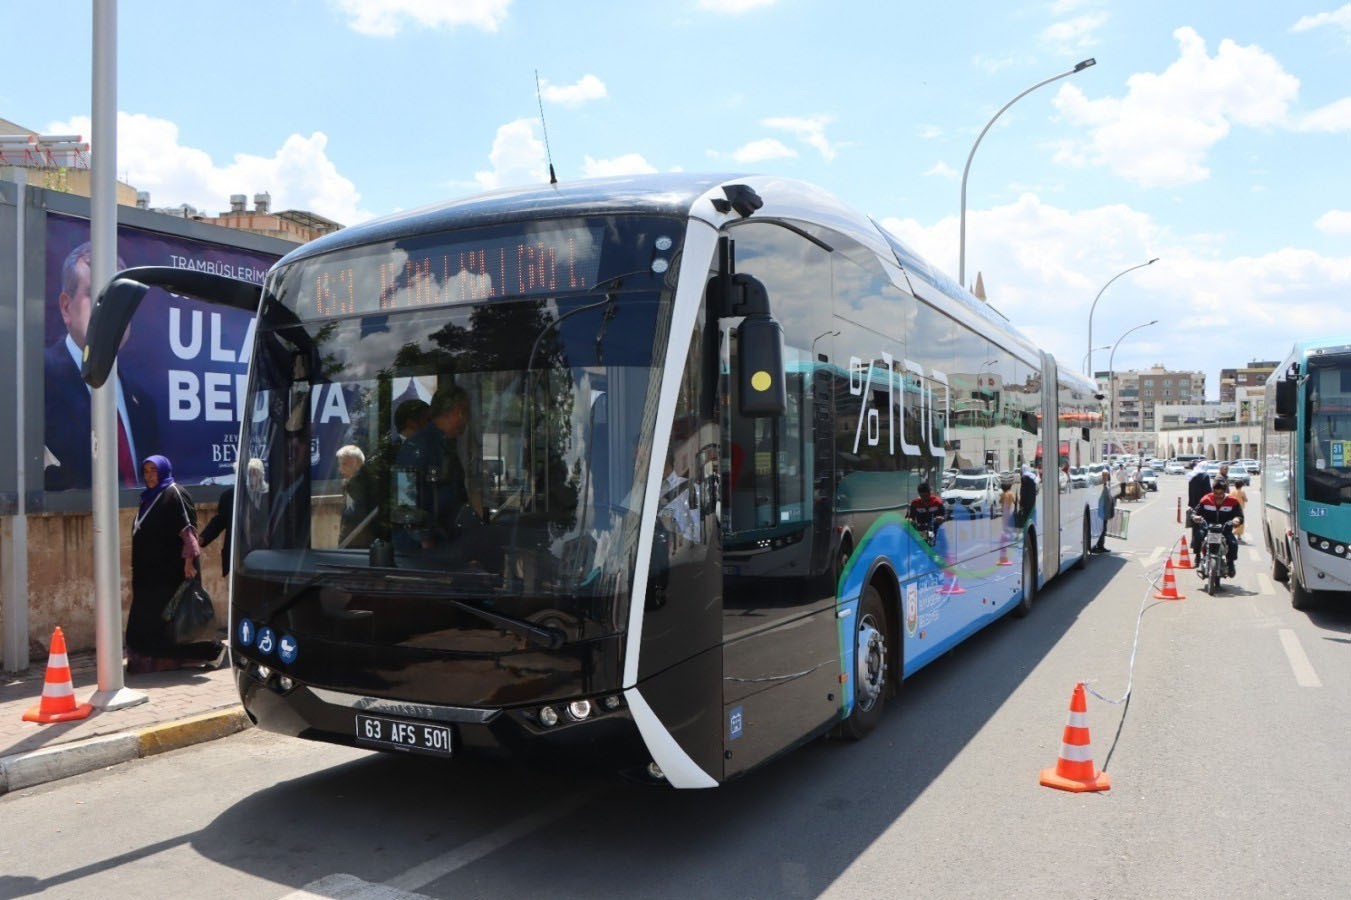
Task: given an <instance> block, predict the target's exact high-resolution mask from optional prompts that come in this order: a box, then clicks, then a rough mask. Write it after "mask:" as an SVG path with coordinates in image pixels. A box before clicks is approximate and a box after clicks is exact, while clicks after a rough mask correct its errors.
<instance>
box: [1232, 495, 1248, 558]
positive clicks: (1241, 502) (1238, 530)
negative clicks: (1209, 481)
mask: <svg viewBox="0 0 1351 900" xmlns="http://www.w3.org/2000/svg"><path fill="white" fill-rule="evenodd" d="M1229 496H1230V497H1233V498H1234V499H1235V500H1237V501H1238V506H1239V509H1240V511H1241V512H1240V515H1241V518H1240V519H1239V520H1238V524H1236V525H1235V526H1234V537H1236V538H1238V542H1239V543H1240V544H1246V543H1247V541H1245V540H1243V528H1244V523H1245V522H1247V520H1248V492H1247V491H1245V490H1244V489H1243V485H1241V484H1238V483H1237V482H1232V481H1231V482H1230V483H1229Z"/></svg>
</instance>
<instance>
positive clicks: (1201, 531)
mask: <svg viewBox="0 0 1351 900" xmlns="http://www.w3.org/2000/svg"><path fill="white" fill-rule="evenodd" d="M1242 521H1243V507H1241V506H1240V505H1239V503H1238V501H1237V500H1235V499H1234V498H1233V497H1230V496H1229V482H1227V481H1225V480H1224V479H1223V478H1216V479H1215V483H1214V484H1212V485H1211V486H1210V493H1208V494H1206V495H1205V496H1204V497H1202V498H1201V499H1200V501H1199V502H1198V503H1197V504H1196V506H1195V507H1194V508H1193V509H1192V540H1193V541H1194V542H1195V544H1196V546H1197V547H1198V548H1200V547H1201V546H1202V543H1201V542H1202V541H1203V540H1204V537H1205V526H1206V525H1207V524H1210V525H1228V524H1230V523H1237V522H1242ZM1224 542H1225V545H1226V554H1225V559H1226V562H1227V564H1228V565H1227V572H1226V574H1227V575H1228V576H1229V577H1230V578H1233V577H1234V561H1235V560H1237V559H1238V538H1237V537H1235V536H1234V531H1233V529H1232V528H1227V529H1225V532H1224Z"/></svg>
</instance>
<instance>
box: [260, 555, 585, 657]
mask: <svg viewBox="0 0 1351 900" xmlns="http://www.w3.org/2000/svg"><path fill="white" fill-rule="evenodd" d="M319 567H320V568H321V569H324V570H326V571H325V574H327V573H330V572H337V573H340V574H343V575H355V576H358V577H365V578H374V579H378V580H379V581H380V582H381V584H382V585H387V584H388V583H389V582H395V583H396V584H398V585H399V586H400V587H403V588H408V587H416V588H422V589H423V590H422V591H420V593H426V594H428V595H430V596H432V597H434V598H435V599H436V600H438V601H440V602H441V603H446V604H449V605H450V606H453V607H455V608H456V609H458V610H460V611H461V612H466V613H469V614H470V615H471V616H475V617H477V618H479V619H482V620H483V621H485V622H487V623H489V624H491V625H496V626H497V627H498V628H501V629H502V630H503V631H509V632H511V633H512V634H516V635H519V636H521V637H523V638H525V639H526V641H528V642H529V643H531V644H535V645H536V646H539V647H543V648H545V649H546V650H557V649H558V648H559V647H562V646H563V642H564V640H565V636H564V634H563V632H561V631H559V630H558V629H557V628H546V627H544V626H540V625H536V624H534V623H533V622H527V621H525V620H524V619H517V618H515V617H514V616H505V615H502V614H501V613H496V612H493V611H492V610H488V609H484V608H483V607H481V606H475V605H474V604H472V603H466V602H465V601H463V600H457V599H455V598H454V597H447V596H446V595H445V591H444V589H445V586H446V577H447V576H446V573H445V572H439V571H437V570H435V569H390V568H382V567H371V566H343V565H338V564H337V563H319ZM453 577H454V576H451V578H452V580H453ZM313 581H314V579H311V581H310V582H308V583H307V584H306V585H303V586H302V587H301V589H300V590H301V591H303V590H304V589H305V588H306V587H308V586H309V584H310V583H312V582H313ZM292 602H294V601H292ZM287 606H289V603H288V604H283V605H282V607H281V608H280V609H279V610H278V612H280V611H281V610H282V609H285V608H287ZM274 615H275V613H274Z"/></svg>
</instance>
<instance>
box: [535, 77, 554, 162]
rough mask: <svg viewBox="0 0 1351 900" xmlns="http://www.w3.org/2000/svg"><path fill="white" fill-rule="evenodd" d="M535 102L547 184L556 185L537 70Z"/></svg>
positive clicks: (547, 124) (547, 126)
mask: <svg viewBox="0 0 1351 900" xmlns="http://www.w3.org/2000/svg"><path fill="white" fill-rule="evenodd" d="M535 101H536V102H537V103H539V124H540V127H542V128H543V129H544V156H545V158H546V159H548V160H549V183H550V184H558V176H557V175H555V174H554V155H553V151H551V150H550V149H549V123H548V122H545V121H544V99H543V97H542V96H541V95H540V91H539V69H536V70H535Z"/></svg>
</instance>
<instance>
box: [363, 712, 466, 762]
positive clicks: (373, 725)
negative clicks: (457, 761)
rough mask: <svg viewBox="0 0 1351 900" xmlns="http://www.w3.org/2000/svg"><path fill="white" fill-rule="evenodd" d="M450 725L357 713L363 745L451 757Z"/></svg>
mask: <svg viewBox="0 0 1351 900" xmlns="http://www.w3.org/2000/svg"><path fill="white" fill-rule="evenodd" d="M450 737H451V735H450V726H448V725H432V724H429V723H427V722H405V721H403V720H401V719H386V718H384V717H383V716H367V715H362V714H360V713H358V714H357V721H356V738H357V741H359V742H360V743H363V744H378V745H380V746H382V747H389V748H392V749H395V750H411V751H415V752H418V753H432V754H436V755H437V756H450V753H451V740H450Z"/></svg>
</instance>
